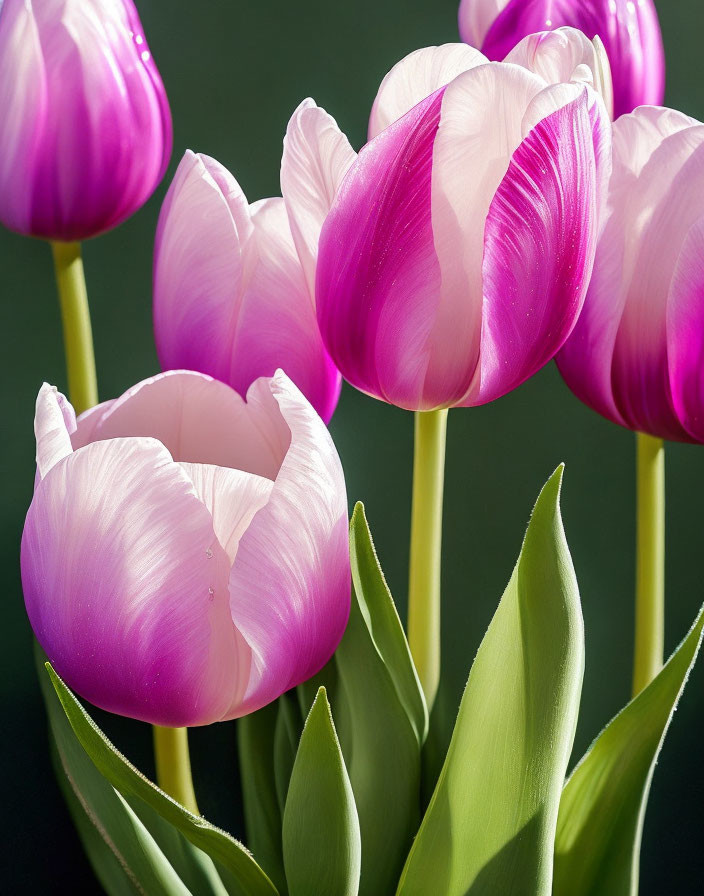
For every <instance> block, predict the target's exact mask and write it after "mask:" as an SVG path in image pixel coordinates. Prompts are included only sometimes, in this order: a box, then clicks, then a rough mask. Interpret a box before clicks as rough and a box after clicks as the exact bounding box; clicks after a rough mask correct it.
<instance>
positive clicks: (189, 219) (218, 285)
mask: <svg viewBox="0 0 704 896" xmlns="http://www.w3.org/2000/svg"><path fill="white" fill-rule="evenodd" d="M354 157H355V153H354V151H353V150H352V148H351V147H350V145H349V143H348V141H347V139H346V138H345V137H344V135H343V134H342V133H341V132H340V130H339V129H338V127H337V125H336V124H335V122H334V121H333V119H332V118H331V117H330V116H329V115H328V114H327V113H326V112H325V111H324V110H323V109H320V108H319V107H318V106H316V105H315V103H313V101H312V100H306V101H305V102H304V103H302V104H301V106H299V108H298V109H297V110H296V112H295V113H294V115H293V117H292V118H291V121H290V123H289V127H288V133H287V135H286V139H285V141H284V155H283V160H282V165H281V185H282V192H283V198H274V199H264V200H261V201H260V202H255V203H254V204H252V205H250V204H249V203H248V202H247V199H246V197H245V195H244V193H243V192H242V190H241V188H240V186H239V184H238V183H237V181H236V180H235V178H234V177H233V176H232V175H231V174H230V172H229V171H228V170H227V169H226V168H224V167H223V166H222V165H221V164H220V163H219V162H216V161H215V160H214V159H211V158H209V157H208V156H204V155H195V154H194V153H192V152H190V151H189V152H187V153H186V155H185V156H184V158H183V160H182V162H181V164H180V165H179V168H178V170H177V172H176V176H175V178H174V181H173V183H172V184H171V187H170V189H169V192H168V195H167V197H166V200H165V201H164V206H163V208H162V211H161V216H160V218H159V227H158V230H157V237H156V248H155V257H154V331H155V335H156V344H157V351H158V354H159V359H160V361H161V365H162V367H163V368H165V369H169V368H189V369H192V370H199V371H202V372H204V373H207V374H210V375H211V376H213V377H216V378H217V379H219V380H222V381H223V382H225V383H228V384H229V385H230V386H232V387H233V388H234V389H236V390H237V391H238V392H239V393H240V394H241V395H244V394H245V393H246V391H247V389H248V388H249V386H250V384H251V383H252V382H253V381H254V380H255V379H257V378H258V377H260V376H271V375H272V374H273V372H274V371H275V370H276V369H277V368H279V367H280V368H282V369H283V370H284V371H285V372H286V373H287V375H288V376H290V377H291V379H292V380H293V381H294V383H296V385H297V386H298V387H299V389H301V391H302V392H303V393H304V395H305V396H306V397H307V398H308V400H309V401H310V402H311V404H312V405H313V407H314V408H315V409H316V410H317V411H318V413H319V414H320V416H321V417H322V418H323V419H324V420H325V421H326V422H328V421H329V420H330V418H331V417H332V414H333V411H334V410H335V407H336V405H337V401H338V398H339V395H340V385H341V377H340V374H339V372H338V370H337V368H336V367H335V365H334V364H333V362H332V361H331V360H330V357H329V355H328V353H327V350H326V349H325V347H324V345H323V343H322V340H321V338H320V332H319V330H318V323H317V320H316V315H315V296H314V288H315V269H316V263H317V254H318V238H319V236H320V228H321V226H322V223H323V221H324V219H325V216H326V215H327V213H328V210H329V208H330V203H331V202H332V199H333V197H334V196H335V193H336V192H337V188H338V186H339V183H340V181H341V180H342V177H343V175H344V173H345V172H346V171H347V169H348V168H349V165H350V164H351V162H352V160H353V159H354Z"/></svg>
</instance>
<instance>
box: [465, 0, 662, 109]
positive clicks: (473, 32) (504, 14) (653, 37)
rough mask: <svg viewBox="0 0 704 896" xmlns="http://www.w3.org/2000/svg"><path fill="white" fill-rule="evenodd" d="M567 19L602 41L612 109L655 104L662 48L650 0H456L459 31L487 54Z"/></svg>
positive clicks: (499, 54) (500, 54)
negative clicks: (610, 78) (609, 75)
mask: <svg viewBox="0 0 704 896" xmlns="http://www.w3.org/2000/svg"><path fill="white" fill-rule="evenodd" d="M564 25H569V26H571V27H573V28H578V29H579V30H580V31H583V32H584V33H585V34H586V35H587V37H590V38H593V37H596V36H597V35H598V36H599V37H600V38H601V40H602V41H603V42H604V44H605V47H606V52H607V55H608V57H609V61H610V63H611V71H612V73H613V79H614V113H615V115H616V116H617V117H618V116H619V115H623V114H625V113H626V112H631V111H632V110H633V109H635V107H636V106H640V105H644V104H654V105H658V104H660V103H662V101H663V98H664V96H665V52H664V49H663V45H662V35H661V33H660V24H659V22H658V16H657V12H656V11H655V4H654V2H653V0H461V3H460V9H459V26H460V37H461V38H462V40H463V41H466V42H467V43H468V44H470V45H471V46H473V47H478V48H480V49H481V51H482V53H484V54H485V55H486V56H487V57H488V58H489V59H495V60H501V59H504V58H505V57H506V56H507V54H508V53H509V52H510V50H511V49H512V48H513V47H514V46H515V44H517V43H518V42H519V41H520V40H522V39H523V38H524V37H526V36H527V35H529V34H532V33H534V32H537V31H544V30H550V29H553V28H559V27H561V26H564Z"/></svg>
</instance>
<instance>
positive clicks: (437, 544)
mask: <svg viewBox="0 0 704 896" xmlns="http://www.w3.org/2000/svg"><path fill="white" fill-rule="evenodd" d="M446 432H447V410H441V411H419V412H418V413H416V420H415V453H414V458H413V507H412V510H411V557H410V572H409V584H408V642H409V644H410V648H411V654H412V655H413V660H414V662H415V665H416V669H417V670H418V677H419V679H420V683H421V685H422V687H423V692H424V693H425V698H426V701H427V703H428V709H430V708H431V707H432V705H433V702H434V700H435V695H436V693H437V690H438V684H439V681H440V554H441V545H442V493H443V483H444V477H445V436H446Z"/></svg>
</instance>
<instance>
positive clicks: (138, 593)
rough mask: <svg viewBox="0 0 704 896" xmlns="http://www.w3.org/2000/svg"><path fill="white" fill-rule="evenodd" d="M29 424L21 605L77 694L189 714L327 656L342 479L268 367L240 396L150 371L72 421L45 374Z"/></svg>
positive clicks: (342, 541) (263, 695)
mask: <svg viewBox="0 0 704 896" xmlns="http://www.w3.org/2000/svg"><path fill="white" fill-rule="evenodd" d="M35 431H36V436H37V484H36V489H35V493H34V499H33V501H32V504H31V506H30V508H29V512H28V514H27V520H26V523H25V528H24V533H23V536H22V554H21V566H22V584H23V588H24V595H25V603H26V607H27V612H28V614H29V619H30V622H31V624H32V627H33V629H34V631H35V633H36V636H37V638H38V640H39V642H40V644H41V645H42V647H43V648H44V650H45V651H46V653H47V655H48V657H49V659H50V661H51V662H52V664H53V665H54V667H55V669H56V671H57V672H58V674H59V675H61V676H62V677H63V678H64V680H65V681H66V682H67V683H68V685H69V686H71V687H72V688H74V689H75V690H76V691H77V692H78V693H79V694H81V695H82V696H83V697H85V698H86V699H87V700H89V701H90V702H92V703H94V704H96V705H97V706H100V707H102V708H104V709H107V710H109V711H111V712H115V713H120V714H122V715H127V716H131V717H134V718H137V719H142V720H145V721H148V722H151V723H154V724H158V725H166V726H174V727H176V726H185V725H203V724H208V723H211V722H215V721H219V720H222V719H231V718H235V717H237V716H241V715H243V714H245V713H249V712H252V711H253V710H255V709H257V708H259V707H261V706H263V705H264V704H266V703H269V702H270V701H271V700H274V699H275V698H276V697H278V696H279V695H280V694H281V693H283V692H284V691H286V690H287V689H289V688H290V687H293V686H294V685H296V684H298V683H300V682H302V681H303V680H305V679H307V678H309V677H310V676H311V675H313V674H314V673H316V672H317V671H318V670H319V669H320V668H321V667H322V666H323V665H324V664H325V663H326V662H327V660H328V659H329V658H330V656H331V655H332V653H333V651H334V650H335V648H336V646H337V644H338V642H339V640H340V638H341V636H342V633H343V630H344V628H345V625H346V621H347V617H348V612H349V603H350V573H349V551H348V543H347V502H346V495H345V483H344V478H343V473H342V468H341V465H340V461H339V458H338V456H337V453H336V451H335V447H334V445H333V443H332V441H331V439H330V436H329V434H328V432H327V429H326V428H325V426H324V424H323V423H322V421H321V420H320V418H319V417H318V415H317V414H316V413H315V412H314V411H313V409H312V408H311V406H310V405H309V404H308V402H307V401H306V400H305V398H304V397H303V396H302V395H301V393H300V392H299V391H298V389H297V388H296V387H295V386H294V385H293V384H292V383H291V381H290V380H289V379H288V378H287V377H286V376H285V375H284V374H283V373H281V372H277V373H276V375H275V376H274V377H273V378H271V379H259V380H257V381H256V382H255V383H254V384H253V385H252V387H251V389H250V390H249V392H248V395H247V400H246V401H245V400H244V399H242V398H241V397H240V396H239V395H238V394H237V393H236V392H234V391H233V390H232V389H230V388H229V387H228V386H226V385H224V384H222V383H220V382H218V381H217V380H212V379H211V378H210V377H207V376H204V375H202V374H198V373H194V372H190V371H189V372H184V371H176V372H170V373H166V374H161V375H159V376H156V377H154V378H153V379H149V380H145V381H144V382H142V383H139V384H138V385H137V386H135V387H133V388H132V389H130V390H129V391H128V392H126V393H125V394H124V395H123V396H122V397H121V398H118V399H117V400H114V401H108V402H105V403H103V404H101V405H99V406H97V407H96V408H95V409H93V410H91V411H89V412H87V413H85V414H83V415H82V416H80V417H79V418H78V420H77V421H76V419H75V416H74V413H73V409H72V408H71V406H70V405H69V404H68V402H67V401H66V400H65V399H64V398H63V396H61V395H59V394H58V393H57V392H56V390H55V389H53V388H52V387H49V386H46V385H45V386H44V387H43V388H42V389H41V391H40V393H39V397H38V400H37V412H36V417H35Z"/></svg>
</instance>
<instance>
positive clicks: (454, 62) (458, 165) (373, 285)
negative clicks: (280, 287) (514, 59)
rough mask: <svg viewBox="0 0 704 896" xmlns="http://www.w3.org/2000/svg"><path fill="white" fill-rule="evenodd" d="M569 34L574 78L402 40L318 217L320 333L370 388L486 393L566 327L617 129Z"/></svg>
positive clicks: (540, 360)
mask: <svg viewBox="0 0 704 896" xmlns="http://www.w3.org/2000/svg"><path fill="white" fill-rule="evenodd" d="M565 41H566V45H567V46H568V49H569V50H570V52H569V53H565V59H567V60H568V61H571V60H573V59H575V58H578V59H579V64H578V65H577V66H576V68H575V70H574V72H573V73H572V74H573V75H574V77H575V78H576V79H577V80H575V81H573V82H572V83H563V84H552V85H551V84H549V83H548V81H547V80H545V78H544V77H541V75H540V74H536V72H535V71H530V70H529V69H528V68H524V67H519V66H518V65H515V64H514V65H508V64H502V63H487V60H486V59H485V58H484V56H482V54H481V53H479V52H478V51H476V50H473V49H471V48H469V47H463V46H461V45H447V46H444V47H430V48H427V49H424V50H420V51H417V52H416V53H412V54H411V55H410V56H408V57H406V58H405V59H404V60H403V61H402V62H400V63H399V64H398V65H397V66H396V67H395V68H394V69H393V70H392V71H391V72H390V74H389V75H387V77H386V79H385V80H384V82H383V83H382V86H381V89H380V91H379V95H378V96H377V99H376V101H375V104H374V109H373V111H372V116H371V122H370V137H371V139H370V142H369V143H368V144H367V145H366V146H365V147H364V149H362V151H361V152H360V154H359V156H358V157H357V159H356V160H355V161H354V163H353V164H352V166H351V168H350V170H349V172H348V174H347V175H346V177H345V180H344V182H343V185H342V187H341V189H340V191H339V192H338V194H337V196H336V198H335V200H334V201H333V203H332V206H331V210H330V214H329V215H328V217H327V219H326V221H325V224H324V226H323V229H322V233H321V237H320V246H319V259H318V270H317V285H316V301H317V313H318V323H319V325H320V330H321V333H322V336H323V340H324V342H325V345H326V347H327V349H328V351H329V352H330V355H331V357H332V359H333V361H334V362H335V363H336V364H337V366H338V368H339V369H340V371H341V372H342V375H343V376H344V377H345V379H347V380H349V382H351V383H352V385H354V386H356V387H357V388H358V389H361V390H362V391H363V392H366V393H368V394H370V395H374V396H375V397H377V398H380V399H382V400H384V401H387V402H390V403H392V404H395V405H398V406H400V407H404V408H408V409H411V410H416V411H428V410H433V409H438V408H448V407H453V406H460V405H462V406H468V405H479V404H484V403H486V402H488V401H492V400H494V399H496V398H498V397H500V396H501V395H503V394H505V393H506V392H509V391H510V390H512V389H514V388H516V387H517V386H519V385H520V384H521V383H522V382H523V381H524V380H526V379H528V377H530V376H531V375H532V374H534V373H535V372H536V371H537V370H539V369H540V368H541V367H542V366H543V365H544V364H546V363H547V362H548V361H549V360H550V359H551V358H552V357H553V356H554V355H555V353H556V352H557V351H558V349H559V348H560V347H561V346H562V344H563V343H564V341H565V339H566V338H567V336H568V335H569V333H570V331H571V330H572V327H573V326H574V324H575V322H576V320H577V317H578V315H579V312H580V310H581V307H582V303H583V299H584V294H585V291H586V286H587V283H588V280H589V276H590V274H591V268H592V264H593V259H594V252H595V248H596V237H597V227H598V216H599V200H600V195H601V192H602V185H605V182H606V178H607V177H608V168H609V155H610V153H609V142H610V127H609V121H608V115H607V114H606V109H605V107H604V103H603V102H602V101H601V99H600V98H599V96H598V95H597V93H595V92H594V90H592V88H591V87H590V86H588V85H589V84H592V85H594V84H596V83H601V82H602V81H603V80H604V79H603V78H600V76H599V75H598V73H597V74H595V73H594V71H592V70H591V69H589V68H588V66H587V65H586V64H584V62H582V61H581V60H582V59H583V58H585V54H584V52H583V44H584V43H585V42H586V41H585V38H584V37H583V36H582V35H580V34H579V33H578V32H575V31H571V32H568V33H567V34H566V36H565ZM587 43H588V42H587ZM575 47H577V48H578V50H577V51H574V48H575ZM590 47H591V44H590ZM592 50H593V48H592ZM539 62H540V65H539V66H536V71H538V72H539V71H540V68H541V67H543V68H544V67H545V66H544V65H543V60H539ZM526 64H527V63H526ZM568 78H569V75H568ZM582 81H586V82H587V83H582ZM409 110H410V111H409Z"/></svg>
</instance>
